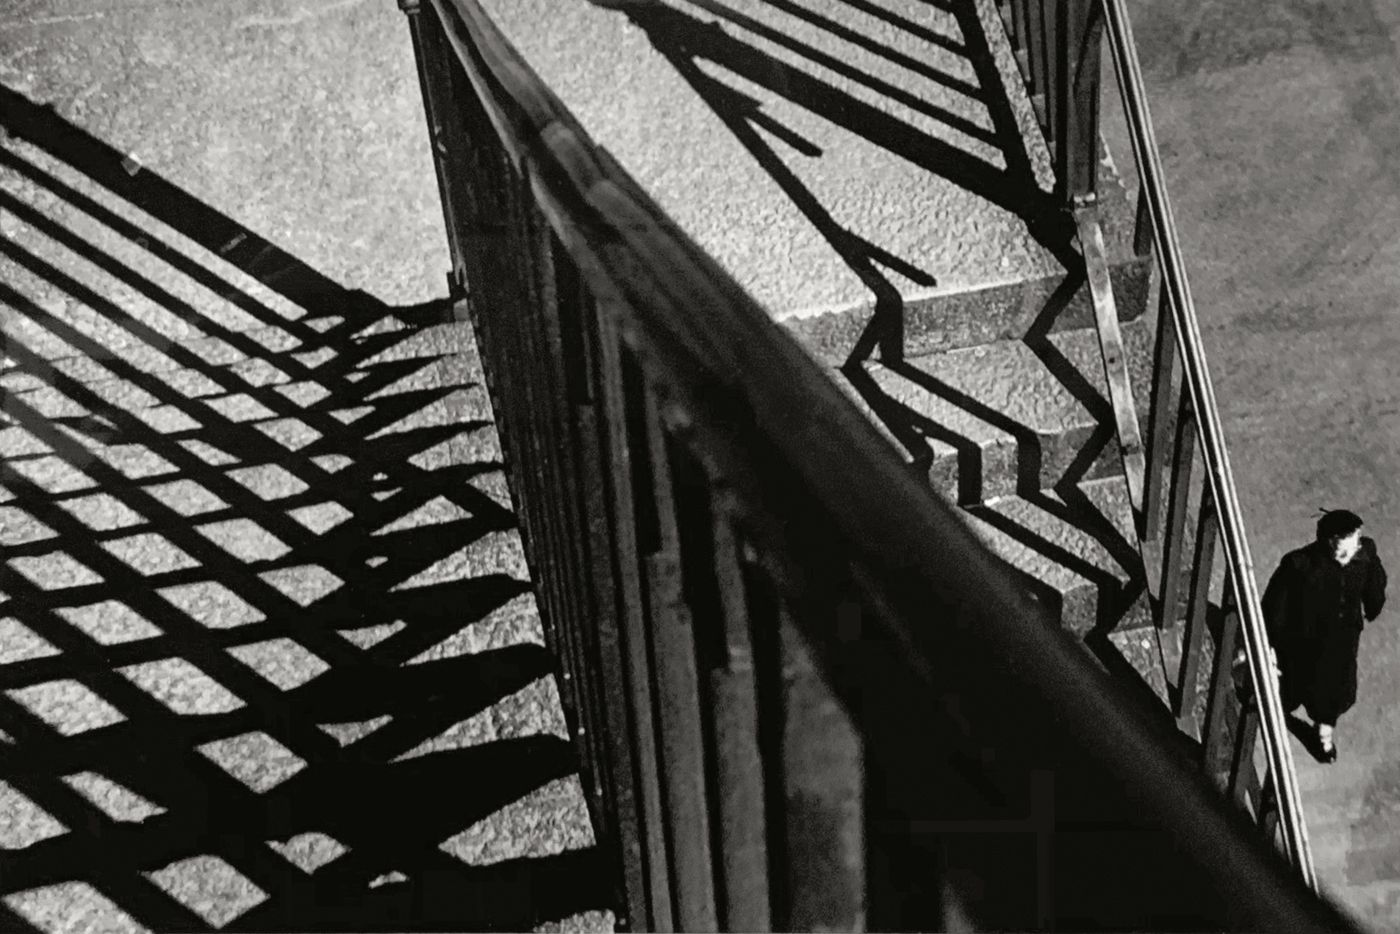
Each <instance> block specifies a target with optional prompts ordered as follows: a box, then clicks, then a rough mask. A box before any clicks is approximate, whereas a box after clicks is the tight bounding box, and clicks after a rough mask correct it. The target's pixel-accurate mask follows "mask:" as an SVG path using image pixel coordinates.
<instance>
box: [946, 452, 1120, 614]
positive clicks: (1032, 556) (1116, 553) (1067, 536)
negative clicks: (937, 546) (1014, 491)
mask: <svg viewBox="0 0 1400 934" xmlns="http://www.w3.org/2000/svg"><path fill="white" fill-rule="evenodd" d="M1067 489H1068V493H1067V494H1064V493H1059V492H1055V491H1051V490H1046V491H1042V492H1040V493H1035V494H1031V495H1029V496H1007V497H1001V498H998V499H996V500H993V501H990V502H987V503H983V504H979V505H975V506H971V507H968V508H966V509H965V510H964V511H965V513H966V515H967V517H968V519H969V522H970V525H971V526H972V528H973V530H974V531H975V532H976V533H977V535H978V536H979V537H980V538H981V539H982V540H983V541H984V542H985V543H986V544H987V545H988V547H990V548H991V549H992V551H993V552H995V553H996V554H997V555H998V556H999V557H1001V558H1002V559H1003V560H1004V561H1006V562H1007V563H1009V564H1011V565H1012V566H1013V567H1015V568H1016V569H1017V570H1019V571H1021V572H1022V573H1023V574H1025V575H1027V576H1028V577H1029V578H1031V579H1033V580H1034V581H1036V582H1038V584H1039V585H1040V587H1041V588H1043V589H1048V590H1049V591H1050V592H1052V593H1053V594H1056V595H1058V597H1059V598H1060V600H1061V601H1062V606H1063V607H1064V613H1065V616H1066V617H1067V618H1065V619H1064V620H1063V621H1062V622H1063V623H1064V625H1066V626H1067V627H1068V628H1070V629H1072V630H1076V631H1087V630H1088V629H1090V628H1092V627H1093V625H1094V624H1095V622H1096V621H1097V615H1098V601H1100V600H1104V599H1108V600H1111V601H1117V600H1119V598H1120V597H1123V595H1125V594H1128V595H1132V594H1133V591H1134V588H1133V586H1132V585H1133V584H1134V582H1136V581H1140V580H1141V575H1142V560H1141V557H1140V556H1139V555H1138V552H1137V546H1136V544H1135V540H1134V531H1133V522H1132V510H1131V506H1130V501H1129V499H1128V489H1127V484H1126V482H1125V481H1124V480H1123V478H1122V477H1121V476H1112V477H1104V478H1101V479H1097V480H1086V481H1083V482H1080V483H1078V484H1074V485H1073V486H1070V487H1068V488H1067ZM1118 610H1119V611H1124V612H1122V615H1121V618H1120V619H1119V620H1118V625H1120V626H1125V625H1126V626H1133V625H1140V624H1141V623H1143V622H1144V620H1145V617H1144V614H1145V612H1146V606H1145V603H1144V602H1143V601H1141V600H1134V601H1132V603H1131V605H1129V606H1120V607H1118ZM1085 612H1090V613H1091V614H1092V618H1089V619H1082V618H1073V619H1072V618H1068V617H1069V616H1071V615H1074V614H1083V613H1085Z"/></svg>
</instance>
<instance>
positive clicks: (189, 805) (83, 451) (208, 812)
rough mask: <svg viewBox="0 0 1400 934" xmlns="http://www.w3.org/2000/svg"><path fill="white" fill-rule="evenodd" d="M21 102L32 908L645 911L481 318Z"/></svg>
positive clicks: (261, 926) (6, 324) (17, 597)
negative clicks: (571, 721)
mask: <svg viewBox="0 0 1400 934" xmlns="http://www.w3.org/2000/svg"><path fill="white" fill-rule="evenodd" d="M0 121H3V126H4V131H5V133H4V138H3V139H0V179H3V182H4V184H3V186H0V219H3V221H4V224H5V236H3V237H0V268H2V269H3V273H0V315H2V316H3V320H0V333H3V336H4V346H3V352H4V360H3V367H2V368H0V546H3V548H2V549H0V553H2V554H3V561H4V563H3V565H0V928H3V929H21V930H31V929H35V928H37V929H40V930H49V929H53V928H56V927H65V926H66V925H69V924H71V920H72V918H73V917H74V916H75V915H76V914H78V913H87V914H84V915H83V916H84V917H87V918H90V919H92V921H93V923H96V924H98V925H99V926H101V925H102V924H106V925H108V926H111V927H122V926H123V925H130V924H131V923H132V922H134V923H135V924H136V925H139V926H142V927H145V928H149V929H153V930H180V931H195V930H210V929H214V928H220V929H226V930H246V931H270V930H305V931H313V930H340V931H387V930H394V931H407V930H496V929H505V930H521V929H529V928H531V927H534V926H537V925H540V924H544V923H547V922H553V921H557V920H559V919H562V918H566V917H569V916H573V915H577V914H579V913H581V912H585V911H606V910H611V908H612V897H611V893H612V889H611V881H610V877H609V874H608V871H607V868H606V867H607V865H608V861H607V860H605V859H604V858H603V857H602V856H601V855H600V853H599V851H598V850H597V849H596V848H595V847H594V846H593V840H592V834H591V830H590V828H589V822H588V817H587V810H586V806H585V803H584V800H583V797H582V790H581V787H580V785H579V781H578V778H577V775H576V773H577V769H578V763H577V759H576V756H575V754H574V751H573V749H572V746H571V744H570V742H569V741H568V738H567V737H568V732H567V729H566V727H565V724H564V719H563V715H562V713H561V711H560V706H559V699H558V696H557V690H556V688H555V684H554V680H553V675H554V671H555V667H556V666H555V664H554V662H553V660H552V657H551V655H550V654H549V653H548V651H547V650H546V649H545V647H544V645H543V637H542V633H541V631H540V623H539V618H538V614H537V612H536V610H535V606H534V602H533V598H532V597H531V596H530V592H529V585H528V573H527V570H526V568H525V565H524V559H523V556H522V554H521V552H520V548H519V542H518V537H517V536H516V533H515V519H514V516H513V513H512V510H511V504H510V500H509V496H508V493H507V490H506V487H505V482H504V477H503V474H502V472H501V465H500V453H499V449H498V447H497V442H496V437H495V432H494V428H493V427H492V424H491V421H490V417H491V416H490V407H489V403H488V401H487V397H486V394H485V390H484V388H483V386H482V384H481V373H480V369H479V364H478V362H477V360H476V358H475V352H474V348H473V344H472V341H471V338H470V335H469V334H468V333H467V332H466V326H465V325H462V324H457V323H455V322H454V321H453V320H452V316H451V313H450V309H449V308H448V307H446V305H445V303H429V304H425V305H421V306H414V307H400V308H394V307H389V306H386V305H384V304H383V303H381V302H379V301H378V300H376V299H374V298H373V297H372V296H369V295H366V294H364V293H361V292H354V291H349V290H346V289H344V288H342V287H340V286H338V285H337V284H336V283H334V282H333V281H331V280H329V279H327V278H326V277H324V276H322V275H321V274H319V273H318V272H316V271H315V270H313V269H311V268H309V267H308V266H306V265H305V264H304V263H301V262H300V261H298V260H297V259H296V258H295V257H293V256H291V255H289V254H287V253H286V252H284V251H283V250H281V249H279V248H278V247H277V246H275V245H273V244H271V243H269V242H267V241H266V240H263V239H261V238H259V237H258V236H257V235H256V234H254V233H252V232H251V231H248V230H246V229H244V228H242V227H241V226H239V225H238V224H237V223H236V222H235V221H233V220H232V219H230V218H228V217H227V216H225V215H223V214H221V213H219V212H218V211H216V210H215V209H213V208H211V207H209V206H208V205H206V204H203V203H201V202H199V201H198V200H197V199H195V198H193V197H191V196H190V195H188V194H187V193H185V192H183V191H182V190H180V189H179V188H177V187H176V186H174V185H172V184H171V183H169V182H168V181H166V180H164V179H162V178H161V177H159V176H158V175H157V174H155V173H153V172H151V171H149V170H146V169H144V168H142V167H140V166H138V165H136V164H134V163H133V162H132V161H131V160H129V159H126V158H124V157H123V155H122V154H121V153H120V152H117V151H116V150H114V149H112V148H111V147H109V146H107V145H105V144H104V143H102V142H101V141H100V140H97V139H95V138H93V137H91V136H89V135H87V134H86V133H84V132H83V131H82V130H80V129H78V128H76V127H74V126H72V125H71V124H68V123H67V122H65V121H64V120H62V119H61V118H60V117H58V116H57V115H56V114H55V113H54V112H53V111H52V110H51V109H50V108H46V107H42V106H38V105H35V104H33V103H32V102H30V101H29V100H27V99H26V98H24V97H23V96H21V95H19V94H16V93H14V92H12V91H10V90H8V89H4V88H0ZM65 929H66V927H65Z"/></svg>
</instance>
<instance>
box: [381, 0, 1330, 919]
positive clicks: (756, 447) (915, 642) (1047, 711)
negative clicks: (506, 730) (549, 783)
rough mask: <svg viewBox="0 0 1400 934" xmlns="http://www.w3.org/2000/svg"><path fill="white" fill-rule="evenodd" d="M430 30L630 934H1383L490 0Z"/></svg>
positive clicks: (446, 125) (483, 337) (505, 431)
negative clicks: (624, 149) (1311, 872)
mask: <svg viewBox="0 0 1400 934" xmlns="http://www.w3.org/2000/svg"><path fill="white" fill-rule="evenodd" d="M401 3H402V5H403V6H404V8H405V10H406V11H407V12H408V13H409V16H410V24H411V32H412V36H413V42H414V49H415V53H416V56H417V59H418V64H419V73H420V77H421V80H422V90H423V97H424V105H425V112H426V116H427V121H428V126H429V130H430V136H431V141H432V146H433V153H434V158H435V164H436V169H437V173H438V181H439V186H440V191H441V194H442V202H443V210H444V215H445V219H446V223H447V234H448V239H449V243H450V246H451V252H452V257H453V273H452V275H451V280H452V286H453V289H454V292H455V294H457V295H458V296H459V297H460V302H459V304H460V307H461V308H462V309H463V311H464V313H466V314H468V315H469V317H470V319H471V321H472V323H473V325H474V327H475V330H476V333H477V338H478V344H479V350H480V354H481V357H482V361H483V365H484V371H485V374H486V379H487V383H488V388H489V390H490V393H491V398H492V401H493V405H494V410H495V416H496V419H497V425H498V430H499V432H500V437H501V441H502V449H503V452H504V457H505V460H506V466H507V468H508V470H507V472H508V476H509V479H510V486H511V493H512V498H513V501H514V505H515V508H516V510H517V513H518V515H519V520H520V527H521V534H522V537H523V540H524V544H525V548H526V554H527V557H528V559H529V562H530V569H531V573H532V578H533V581H534V585H535V590H536V594H537V597H538V602H539V604H540V608H541V614H542V617H543V619H544V621H545V625H546V636H547V638H548V640H549V643H550V645H551V647H552V648H553V649H554V650H555V652H556V654H557V655H558V657H559V660H560V669H561V681H562V688H563V689H562V691H561V694H562V696H563V699H564V702H565V708H566V714H567V718H568V723H569V726H570V728H571V730H572V731H573V732H574V734H575V736H576V737H577V748H578V749H579V752H580V759H581V763H582V773H583V782H584V786H585V790H586V794H587V797H588V801H589V806H590V810H591V813H592V817H593V820H594V825H595V829H596V831H597V833H598V835H599V837H600V840H601V842H602V843H603V844H604V846H607V847H611V848H613V849H614V851H615V852H616V853H617V856H618V862H617V876H616V878H617V891H616V903H617V905H618V907H619V911H620V920H621V922H622V924H623V926H624V927H626V926H629V925H630V927H632V928H634V929H649V930H675V929H680V930H715V929H725V930H738V929H742V930H773V929H778V930H804V929H814V928H822V929H832V928H840V929H851V930H858V929H864V928H874V929H923V930H929V929H940V930H969V929H971V927H972V925H976V926H979V927H984V928H1001V929H1005V928H1020V929H1028V928H1040V929H1046V928H1051V927H1055V926H1057V925H1058V926H1060V927H1069V928H1074V929H1084V930H1091V929H1100V930H1101V929H1127V928H1136V929H1143V928H1154V929H1171V930H1225V929H1232V930H1284V929H1286V930H1290V931H1323V930H1333V931H1336V930H1350V929H1351V928H1350V927H1349V925H1348V923H1347V922H1346V921H1345V920H1344V919H1343V918H1342V916H1341V915H1339V914H1338V913H1337V912H1336V911H1335V910H1334V909H1333V908H1332V907H1331V906H1329V905H1328V904H1326V903H1324V902H1322V901H1320V900H1318V899H1317V898H1316V897H1314V896H1313V894H1312V893H1310V892H1309V891H1308V890H1307V889H1306V888H1304V887H1303V886H1301V885H1299V884H1298V882H1297V881H1296V880H1295V879H1294V878H1292V877H1291V876H1290V875H1289V873H1288V872H1287V868H1286V865H1284V864H1283V863H1282V862H1281V861H1279V860H1278V859H1277V858H1276V856H1275V855H1274V854H1273V853H1271V852H1270V851H1269V849H1268V848H1267V847H1266V846H1264V845H1263V843H1262V842H1261V841H1260V840H1259V839H1258V838H1257V836H1256V835H1254V834H1252V833H1251V832H1250V831H1249V829H1248V826H1247V824H1246V823H1245V822H1244V821H1243V820H1242V819H1241V818H1240V816H1239V815H1238V814H1236V813H1235V812H1233V811H1231V810H1229V809H1227V808H1226V807H1224V806H1223V804H1222V803H1221V802H1220V801H1219V798H1218V796H1217V795H1216V794H1215V792H1214V791H1213V789H1212V788H1211V787H1210V785H1209V783H1208V782H1207V781H1205V779H1204V778H1203V777H1202V776H1201V775H1200V774H1199V773H1198V772H1196V771H1193V770H1192V769H1191V768H1190V765H1189V763H1188V762H1187V758H1188V753H1187V752H1186V751H1185V750H1184V749H1182V748H1179V746H1178V745H1176V744H1178V743H1179V742H1180V737H1179V735H1178V734H1176V733H1174V732H1173V731H1170V730H1168V729H1165V728H1164V727H1162V726H1161V725H1160V724H1159V723H1158V722H1157V721H1156V720H1155V719H1153V718H1152V717H1151V716H1149V715H1148V712H1147V711H1146V710H1144V709H1143V708H1141V707H1139V706H1138V702H1137V701H1136V699H1135V698H1132V697H1129V696H1128V695H1126V694H1125V693H1123V692H1122V691H1121V690H1120V689H1119V687H1118V686H1117V685H1115V684H1114V683H1113V682H1112V681H1110V680H1109V678H1108V676H1107V675H1105V674H1104V673H1103V672H1101V671H1099V670H1098V669H1097V668H1096V667H1095V665H1094V664H1093V662H1092V661H1091V660H1090V659H1089V657H1088V656H1087V654H1086V653H1085V652H1084V651H1083V649H1082V647H1081V646H1079V645H1078V644H1077V643H1075V642H1074V641H1073V640H1072V639H1071V638H1070V637H1069V636H1068V635H1066V634H1065V633H1063V632H1061V631H1060V630H1059V628H1058V627H1057V626H1056V625H1055V624H1054V621H1052V620H1051V619H1049V618H1048V617H1046V616H1045V615H1044V614H1043V612H1042V611H1041V610H1040V609H1039V608H1038V607H1037V605H1036V604H1034V603H1033V602H1031V601H1030V600H1029V599H1028V598H1027V597H1026V596H1025V595H1024V594H1023V593H1022V590H1021V587H1020V584H1019V582H1018V579H1017V578H1016V577H1015V576H1014V575H1013V572H1012V571H1011V570H1010V569H1009V568H1008V567H1007V566H1006V565H1004V564H1003V563H1002V562H1001V561H999V560H998V559H997V558H995V557H994V556H993V555H992V554H991V553H990V552H989V551H988V550H987V549H986V547H985V546H984V545H983V544H982V543H981V542H980V541H978V539H977V538H976V537H975V536H974V535H973V534H972V533H971V531H970V530H969V529H968V528H967V527H966V526H965V525H964V524H963V522H962V521H961V520H960V519H959V517H958V515H957V513H956V511H955V510H954V508H953V507H951V506H950V505H949V504H947V503H945V502H944V501H943V500H941V499H940V498H939V497H938V496H937V495H936V494H935V493H934V492H933V491H932V490H931V489H930V488H929V487H928V486H927V485H926V484H925V483H923V482H921V481H920V480H918V479H916V478H915V477H913V476H912V475H911V474H910V472H909V471H908V469H907V468H906V467H905V465H904V464H903V462H902V460H901V459H900V458H899V457H898V455H897V454H896V453H895V452H894V451H893V450H892V449H891V448H890V447H889V446H888V445H887V443H886V442H885V441H884V439H883V438H882V437H881V436H880V435H879V434H878V432H877V431H876V430H875V429H874V428H873V427H872V425H871V424H870V423H869V422H868V421H867V420H866V419H865V417H864V416H863V415H862V414H861V413H860V412H859V411H858V410H857V409H856V408H855V407H854V406H853V405H852V404H851V403H850V402H849V401H848V400H847V399H846V398H845V396H844V395H843V394H842V392H841V391H840V390H839V389H838V388H837V387H836V386H835V384H834V383H833V381H832V380H831V379H830V378H829V377H828V376H827V375H826V374H825V373H824V372H823V371H822V370H821V368H820V367H819V366H818V365H817V364H816V363H814V362H813V361H812V360H811V359H810V358H809V357H808V356H807V355H806V354H805V352H804V351H803V350H802V349H801V348H800V347H799V346H798V345H797V344H796V343H795V342H794V341H793V340H792V338H791V337H789V336H788V334H787V333H786V332H784V331H783V330H782V329H781V328H780V327H779V326H778V325H776V324H775V323H774V322H772V321H771V320H770V319H769V317H768V316H767V314H766V313H765V312H764V311H763V309H762V308H760V307H759V306H758V305H757V304H756V303H755V302H754V301H753V300H752V299H750V298H749V297H748V296H747V295H746V294H745V293H744V292H743V290H742V289H740V288H739V287H738V286H737V285H736V284H735V283H734V282H733V281H732V279H730V278H729V277H728V276H727V275H726V274H725V273H724V272H723V271H722V270H721V269H720V268H719V267H718V265H717V264H716V263H715V262H714V261H713V260H712V259H711V258H710V257H709V256H707V255H706V254H705V253H704V252H703V251H702V250H700V249H699V248H698V247H696V246H695V245H694V244H693V243H692V242H691V241H690V240H689V239H688V238H687V237H686V236H685V235H684V234H683V233H682V232H681V231H679V230H678V229H677V228H676V226H675V225H674V224H673V223H671V222H670V220H669V219H668V218H667V217H666V216H665V215H664V214H663V213H662V212H661V211H660V210H659V209H658V208H657V206H656V205H655V203H654V202H653V201H652V200H651V199H650V198H648V197H647V196H646V194H645V193H643V192H642V191H641V190H640V188H639V187H638V186H637V185H636V184H635V183H634V182H633V180H632V179H631V178H630V177H629V176H628V175H627V174H626V172H624V171H623V170H622V169H621V168H620V167H619V166H618V165H617V164H615V163H614V162H613V160H612V159H611V158H610V157H609V156H608V155H607V153H605V152H604V151H602V150H600V149H599V148H598V147H596V146H595V145H594V144H593V143H592V141H591V140H590V139H589V137H588V135H587V134H586V133H585V132H584V130H583V129H582V128H581V127H580V126H579V125H578V123H577V122H576V121H575V120H574V119H573V118H572V116H571V115H570V114H569V113H568V112H567V110H566V109H565V108H564V107H563V106H562V105H561V104H560V103H559V101H558V100H557V99H556V98H555V97H554V96H553V95H552V94H551V93H550V91H549V90H548V88H546V87H545V86H544V85H543V84H542V83H541V82H540V80H539V79H538V77H537V76H536V75H535V74H534V73H533V72H532V71H531V69H530V67H529V65H528V64H527V63H526V62H525V61H524V60H523V59H522V58H521V57H520V55H519V54H518V53H517V52H516V51H515V50H514V48H513V47H512V46H511V45H510V44H509V43H508V42H507V41H506V39H505V38H504V36H503V35H502V34H501V32H500V31H499V29H498V28H497V27H496V26H495V25H494V24H493V23H492V21H491V20H490V18H489V17H488V16H487V15H486V13H485V12H484V11H483V9H482V8H481V6H480V5H478V3H477V2H476V0H430V2H424V3H423V4H422V5H421V6H420V5H419V3H418V2H417V0H401Z"/></svg>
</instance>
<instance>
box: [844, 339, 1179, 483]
mask: <svg viewBox="0 0 1400 934" xmlns="http://www.w3.org/2000/svg"><path fill="white" fill-rule="evenodd" d="M1123 336H1124V344H1125V349H1126V351H1127V359H1128V365H1129V371H1130V373H1131V374H1132V376H1133V379H1134V389H1135V390H1137V396H1138V398H1137V404H1138V406H1139V408H1140V409H1141V410H1142V411H1146V406H1147V402H1148V393H1147V389H1148V387H1149V386H1150V379H1149V377H1150V374H1151V366H1152V343H1153V340H1154V331H1153V324H1152V322H1151V321H1150V320H1139V321H1134V322H1130V323H1128V324H1125V325H1124V326H1123ZM860 372H864V373H865V374H866V376H865V377H864V378H862V377H861V375H860ZM860 372H855V371H852V370H851V369H849V368H848V369H846V370H845V371H843V373H844V379H845V381H846V382H848V383H850V384H852V386H853V387H854V389H855V396H856V398H857V399H858V400H859V403H860V404H861V406H862V408H864V409H865V410H866V411H867V413H868V414H870V415H871V416H872V417H873V418H874V420H875V421H876V422H877V423H878V424H880V425H881V426H882V428H884V429H885V430H886V431H887V433H888V436H890V437H893V438H895V439H897V440H900V441H901V447H902V448H903V450H904V451H905V453H906V456H907V457H909V458H910V459H911V460H913V461H915V462H917V463H920V464H923V465H927V468H928V472H929V476H930V478H931V479H932V481H933V483H934V485H935V486H936V487H937V488H938V489H939V490H940V491H941V492H942V493H944V494H945V495H946V496H948V497H950V498H951V499H953V500H954V501H956V502H959V503H962V504H965V505H966V504H974V503H980V502H984V501H987V500H990V499H994V498H997V497H1003V496H1013V495H1016V494H1018V493H1031V492H1035V491H1038V490H1042V489H1048V488H1051V487H1054V486H1056V485H1057V484H1059V483H1061V482H1063V481H1065V480H1066V479H1068V480H1069V481H1070V482H1074V481H1076V480H1079V479H1085V478H1092V477H1097V476H1103V475H1105V474H1107V473H1111V472H1117V471H1120V470H1121V463H1120V461H1119V459H1118V454H1117V447H1116V445H1106V443H1105V442H1106V435H1105V433H1104V430H1103V426H1104V424H1105V423H1104V418H1105V412H1106V407H1107V403H1106V401H1105V400H1106V399H1107V390H1106V388H1105V382H1104V373H1103V363H1102V359H1101V355H1100V351H1099V345H1098V338H1097V336H1096V334H1095V333H1094V331H1092V330H1085V329H1081V330H1074V331H1064V332H1060V333H1058V334H1053V335H1049V336H1046V337H1044V338H1041V339H1037V340H1034V341H1029V342H1028V341H997V342H995V343H991V344H984V345H982V346H979V347H970V348H965V349H961V350H956V351H952V352H950V353H939V354H927V355H924V356H920V357H913V358H910V359H908V360H905V361H902V362H899V363H872V364H867V365H866V367H864V369H863V371H860Z"/></svg>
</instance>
